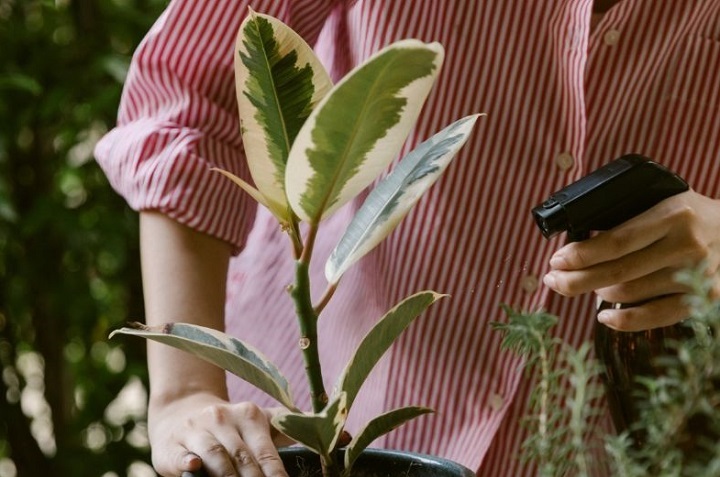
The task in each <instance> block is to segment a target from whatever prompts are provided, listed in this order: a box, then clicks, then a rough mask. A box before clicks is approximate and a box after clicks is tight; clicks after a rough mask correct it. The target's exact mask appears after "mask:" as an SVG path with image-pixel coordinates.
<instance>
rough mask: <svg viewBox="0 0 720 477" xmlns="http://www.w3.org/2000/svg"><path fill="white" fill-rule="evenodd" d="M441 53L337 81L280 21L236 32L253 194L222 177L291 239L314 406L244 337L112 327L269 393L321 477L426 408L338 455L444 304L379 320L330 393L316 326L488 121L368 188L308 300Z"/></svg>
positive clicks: (283, 424)
mask: <svg viewBox="0 0 720 477" xmlns="http://www.w3.org/2000/svg"><path fill="white" fill-rule="evenodd" d="M443 57H444V50H443V48H442V46H441V45H440V44H438V43H429V44H428V43H423V42H421V41H418V40H402V41H399V42H396V43H394V44H392V45H390V46H388V47H386V48H384V49H383V50H381V51H379V52H378V53H376V54H375V55H373V56H372V57H371V58H369V59H368V60H367V61H365V62H364V63H363V64H362V65H360V66H359V67H357V68H356V69H354V70H353V71H352V72H350V73H349V74H348V75H347V76H346V77H344V78H343V79H342V80H341V81H340V82H338V83H337V84H335V85H333V84H332V82H331V80H330V78H329V76H328V74H327V73H326V71H325V70H324V68H323V66H322V65H321V63H320V61H319V60H318V58H317V57H316V56H315V54H314V53H313V51H312V49H311V48H310V47H309V46H308V45H307V44H306V43H305V41H303V39H302V38H301V37H300V36H299V35H297V34H296V33H295V32H294V31H293V30H292V29H290V28H289V27H288V26H287V25H285V24H283V23H282V22H281V21H279V20H278V19H276V18H273V17H270V16H268V15H263V14H260V13H255V12H252V11H250V12H249V14H248V16H247V17H246V19H245V20H244V21H243V23H242V25H241V26H240V29H239V32H238V37H237V42H236V52H235V78H236V91H237V99H238V107H239V114H240V124H241V133H242V138H243V144H244V149H245V153H246V156H247V163H248V166H249V170H250V173H251V176H252V179H253V182H254V185H251V184H249V183H247V182H245V181H243V180H242V179H241V178H239V177H236V176H234V175H233V174H231V173H230V172H227V171H222V170H220V171H219V172H220V173H222V174H224V175H226V176H227V177H228V178H229V179H231V180H232V181H234V182H235V183H236V184H237V185H238V186H240V187H241V188H242V189H244V190H245V191H246V192H247V193H248V194H249V195H250V196H252V198H254V199H255V200H256V201H257V202H258V203H259V204H261V205H263V206H264V207H266V208H267V209H268V210H269V211H270V212H271V213H272V214H273V215H274V216H275V217H276V218H277V220H278V223H279V226H280V227H281V228H282V229H283V230H284V231H285V232H286V233H287V235H288V237H289V239H290V240H289V243H290V246H289V247H288V250H289V252H291V253H292V254H293V257H294V259H295V264H296V273H295V278H294V284H293V285H291V287H290V288H289V292H290V296H291V297H292V300H294V303H295V309H296V315H297V321H298V324H299V338H298V343H299V346H300V348H301V349H302V356H303V359H304V364H305V368H306V370H307V381H308V386H309V389H310V394H311V398H312V410H308V411H304V410H301V409H299V408H298V407H297V406H296V404H295V401H294V400H293V397H292V393H291V391H290V389H289V386H288V382H287V380H286V378H285V377H283V375H282V373H281V372H280V370H279V369H278V368H277V367H276V366H275V365H274V364H273V363H271V362H270V361H269V360H268V359H266V358H265V357H264V356H263V355H262V354H261V353H260V352H259V351H258V350H256V349H253V348H252V347H250V346H249V345H247V344H245V343H243V342H242V341H241V340H240V339H238V338H236V337H232V336H229V335H227V334H224V333H221V332H219V331H216V330H211V329H207V328H202V327H199V326H194V325H190V324H181V323H174V324H172V323H171V324H167V325H165V326H162V327H159V328H157V329H156V328H153V329H151V328H148V327H144V326H142V325H139V326H137V327H134V328H133V327H128V328H122V329H120V330H118V331H116V333H120V334H127V335H136V336H141V337H144V338H147V339H150V340H155V341H158V342H161V343H165V344H168V345H170V346H174V347H176V348H180V349H183V350H185V351H188V352H190V353H193V354H194V355H197V356H199V357H201V358H204V359H206V360H208V361H210V362H212V363H214V364H216V365H218V366H220V367H222V368H224V369H225V370H227V371H229V372H232V373H234V374H236V375H237V376H239V377H240V378H242V379H244V380H246V381H248V382H249V383H251V384H253V385H255V386H256V387H258V388H259V389H261V390H263V391H264V392H266V393H267V394H269V395H270V396H272V397H273V398H274V399H275V400H277V401H278V402H279V403H280V404H282V405H283V406H284V408H285V411H284V412H283V413H281V414H280V415H278V416H276V417H275V418H273V420H272V425H273V426H274V427H276V428H277V429H278V430H279V431H280V432H282V433H284V434H285V435H287V436H289V437H291V438H292V439H294V440H296V441H297V442H299V443H301V444H303V445H305V446H306V447H308V448H309V449H311V450H312V451H314V452H316V453H317V454H319V456H320V460H321V463H322V467H323V475H325V476H326V477H330V476H335V475H339V474H340V472H346V473H347V472H349V470H350V469H351V468H352V465H353V463H354V462H355V459H356V458H357V457H358V455H359V454H360V453H361V452H362V451H363V449H365V448H366V447H367V446H368V445H369V444H370V443H371V442H372V441H373V440H375V438H377V437H379V436H381V435H383V434H385V433H387V432H389V431H390V430H392V429H394V428H396V427H397V426H399V425H401V424H403V423H404V422H406V421H408V420H410V419H413V418H415V417H417V416H420V415H423V414H426V413H428V412H430V410H429V409H427V408H425V407H415V406H411V407H404V408H401V409H396V410H391V411H389V412H387V413H385V414H383V415H381V416H378V417H377V418H375V419H373V420H372V421H371V422H369V423H368V424H367V425H366V426H365V427H364V428H363V429H362V430H360V431H359V432H357V433H356V434H355V436H354V437H353V438H352V440H351V442H350V443H349V445H348V446H347V447H346V449H345V452H344V462H342V463H340V462H338V457H337V455H338V454H337V453H336V452H335V450H336V448H337V447H338V441H339V439H340V436H341V435H342V433H343V430H344V426H345V422H346V418H347V415H348V412H349V411H350V409H351V406H352V404H353V403H354V401H355V398H356V396H357V394H358V391H359V390H360V387H361V386H362V384H363V382H364V381H365V379H366V378H367V376H368V375H369V373H370V372H371V370H372V368H373V367H374V365H375V364H376V363H377V362H378V360H379V359H380V358H381V356H382V355H383V354H384V353H385V351H386V350H387V349H388V348H389V347H390V346H391V344H392V343H393V342H394V340H395V339H396V338H397V337H398V336H399V335H400V334H401V333H402V331H403V330H404V329H405V328H406V327H407V326H408V325H410V323H411V322H412V321H413V320H414V319H415V318H416V317H417V316H419V315H420V314H421V313H422V312H423V311H424V310H425V309H426V308H428V307H429V306H430V305H431V304H433V303H434V302H435V301H437V300H438V299H440V298H442V297H443V295H441V294H439V293H436V292H434V291H422V292H419V293H417V294H414V295H412V296H410V297H408V298H406V299H404V300H403V301H402V302H400V303H399V304H397V305H396V306H395V307H394V308H393V309H391V310H390V311H388V312H387V314H385V315H384V316H383V317H380V318H379V320H378V321H377V323H376V324H375V326H374V327H373V328H372V329H371V331H370V332H369V333H368V334H367V336H366V337H365V338H364V339H363V340H362V341H361V343H360V344H359V345H358V348H357V349H356V351H355V354H354V357H353V358H352V359H351V360H350V362H348V363H347V365H346V367H345V369H344V372H342V374H341V375H340V376H339V378H338V379H337V382H336V385H335V387H334V391H333V392H332V393H331V394H330V395H328V393H327V392H326V390H325V388H324V385H323V375H322V369H321V360H320V356H319V354H318V341H317V336H318V335H317V326H318V319H319V317H320V314H321V313H322V311H323V309H324V308H325V306H326V304H327V303H328V301H329V300H330V299H331V298H332V296H333V293H334V291H335V289H336V288H337V286H338V284H339V282H340V279H341V277H342V276H343V274H344V273H345V272H346V271H347V270H348V268H349V267H351V266H352V265H353V264H354V263H355V262H357V261H358V260H359V259H360V258H361V257H363V256H364V255H365V254H367V253H368V252H370V251H371V250H372V249H373V248H374V247H375V246H376V245H377V244H378V243H380V242H381V241H382V240H383V239H384V238H385V237H386V236H387V235H388V234H389V233H390V232H391V231H392V230H393V229H394V227H395V226H396V225H397V224H398V222H399V221H400V220H401V219H402V218H403V217H404V216H405V215H406V214H407V213H408V212H409V210H410V209H411V207H412V206H413V205H414V204H415V203H416V202H417V201H418V200H419V199H420V197H421V196H422V194H423V193H424V192H425V191H426V190H427V189H428V188H429V187H430V186H431V185H432V184H433V183H434V182H435V181H436V180H437V179H438V178H439V177H440V175H441V174H442V173H443V171H444V170H445V169H446V167H447V165H448V164H449V162H450V161H451V160H452V158H453V157H454V156H455V155H456V153H457V151H458V150H459V149H460V148H461V147H462V145H463V144H464V143H465V141H466V140H467V138H468V136H469V135H470V133H471V131H472V129H473V126H474V124H475V122H476V120H477V118H478V116H479V115H477V114H476V115H471V116H468V117H465V118H462V119H460V120H458V121H456V122H454V123H453V124H451V125H449V126H448V127H446V128H445V129H443V130H442V131H440V132H439V133H437V134H436V135H434V136H432V137H431V138H429V139H428V140H427V141H425V142H423V143H422V144H420V145H418V147H417V148H415V149H414V150H413V151H412V152H410V153H409V154H407V155H406V156H405V157H404V158H403V159H402V160H401V161H400V162H399V163H398V164H397V165H396V166H395V167H394V168H392V172H391V173H390V174H388V175H387V177H385V178H384V179H383V180H382V181H380V182H379V183H378V184H377V185H376V186H375V187H374V188H373V189H372V191H371V193H370V194H369V195H368V197H367V199H366V200H365V201H364V203H363V205H362V207H361V208H360V209H359V210H358V212H357V214H356V215H355V217H354V219H353V220H352V222H351V223H350V224H349V226H348V228H347V231H346V232H345V234H344V236H343V237H342V238H341V239H340V241H339V243H338V244H337V247H336V248H335V250H334V251H333V252H332V254H331V256H330V258H329V259H328V260H327V263H326V265H325V276H326V279H327V290H326V292H325V293H324V294H323V296H322V297H320V298H317V297H311V296H310V275H309V273H308V269H309V264H310V261H311V259H312V258H313V248H314V244H315V240H316V236H317V234H318V228H319V225H320V223H321V222H322V221H323V220H324V219H326V218H327V217H329V216H330V215H331V214H332V213H333V212H335V211H336V210H338V208H340V207H341V206H342V205H344V204H346V203H347V202H348V201H350V200H351V199H353V198H354V197H356V196H357V195H359V194H360V193H361V192H362V191H363V190H364V189H366V188H367V187H368V186H370V185H371V184H372V183H373V182H374V181H375V180H376V179H377V178H378V177H379V176H380V175H381V174H382V173H383V172H384V171H385V170H386V169H387V168H388V167H389V166H390V164H391V163H392V161H393V160H394V159H395V157H396V156H397V155H398V154H399V152H400V150H401V148H402V146H403V143H404V142H405V140H406V138H407V136H408V134H409V133H410V131H411V129H412V127H413V126H414V124H415V122H416V121H417V118H418V115H419V113H420V110H421V109H422V106H423V104H424V102H425V100H426V98H427V96H428V94H429V92H430V90H431V88H432V86H433V84H434V82H435V79H436V78H437V76H438V73H439V71H440V68H441V65H442V62H443ZM301 223H303V224H304V227H303V231H304V232H301V226H300V225H301ZM323 319H325V320H330V319H333V317H323Z"/></svg>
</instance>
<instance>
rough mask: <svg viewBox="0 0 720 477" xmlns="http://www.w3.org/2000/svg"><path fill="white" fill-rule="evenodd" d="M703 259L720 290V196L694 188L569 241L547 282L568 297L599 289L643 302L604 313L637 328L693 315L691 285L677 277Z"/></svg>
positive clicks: (610, 321) (605, 318)
mask: <svg viewBox="0 0 720 477" xmlns="http://www.w3.org/2000/svg"><path fill="white" fill-rule="evenodd" d="M703 261H704V262H705V263H706V264H707V273H708V275H710V276H712V277H714V279H715V283H716V285H715V294H716V295H717V294H720V293H719V292H720V277H717V271H718V268H720V200H715V199H711V198H709V197H705V196H703V195H700V194H698V193H697V192H694V191H692V190H691V191H687V192H683V193H682V194H678V195H676V196H673V197H670V198H669V199H666V200H664V201H662V202H660V203H659V204H657V205H656V206H655V207H653V208H651V209H649V210H647V211H646V212H644V213H642V214H640V215H638V216H636V217H634V218H632V219H630V220H628V221H627V222H625V223H623V224H621V225H619V226H617V227H615V228H613V229H612V230H609V231H607V232H602V233H599V234H597V235H596V236H594V237H592V238H590V239H588V240H585V241H582V242H573V243H569V244H567V245H565V246H564V247H562V248H561V249H559V250H558V251H557V252H555V254H553V256H552V257H551V259H550V268H551V270H550V272H548V274H547V275H545V277H544V279H543V282H544V283H545V284H546V285H547V286H548V287H550V288H552V289H553V290H555V291H556V292H558V293H560V294H562V295H566V296H575V295H579V294H581V293H587V292H590V291H593V290H594V291H595V293H597V295H598V296H599V297H600V298H602V299H603V300H605V301H607V302H611V303H639V305H637V306H633V307H628V308H623V309H608V310H604V311H602V312H601V313H600V314H599V315H598V320H599V321H600V322H602V323H604V324H606V325H607V326H609V327H611V328H614V329H617V330H622V331H638V330H645V329H651V328H657V327H661V326H668V325H671V324H674V323H677V322H679V321H681V320H683V319H685V318H687V314H688V309H687V306H686V305H685V303H684V301H683V295H684V294H685V293H687V292H688V290H687V288H686V287H685V286H683V285H680V284H678V283H677V282H676V281H675V278H674V277H675V274H676V272H678V271H679V270H682V269H683V268H687V267H692V266H697V265H698V264H699V263H701V262H703Z"/></svg>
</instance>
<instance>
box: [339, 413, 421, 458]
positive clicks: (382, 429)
mask: <svg viewBox="0 0 720 477" xmlns="http://www.w3.org/2000/svg"><path fill="white" fill-rule="evenodd" d="M431 412H434V411H433V410H432V409H429V408H427V407H417V406H409V407H403V408H400V409H395V410H393V411H390V412H387V413H385V414H381V415H379V416H377V417H376V418H374V419H373V420H371V421H370V422H368V423H367V424H366V425H365V426H364V427H363V428H362V429H360V431H359V432H358V433H357V434H356V435H355V437H353V439H352V441H350V444H348V446H347V447H346V448H345V469H350V468H351V467H352V465H353V463H355V460H356V459H357V458H358V456H360V454H361V453H362V451H364V450H365V449H366V448H367V446H369V445H370V444H371V443H372V441H374V440H375V439H377V438H378V437H380V436H383V435H385V434H387V433H388V432H390V431H392V430H393V429H396V428H398V427H400V426H401V425H403V424H405V423H406V422H408V421H409V420H411V419H415V418H416V417H419V416H422V415H424V414H429V413H431Z"/></svg>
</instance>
